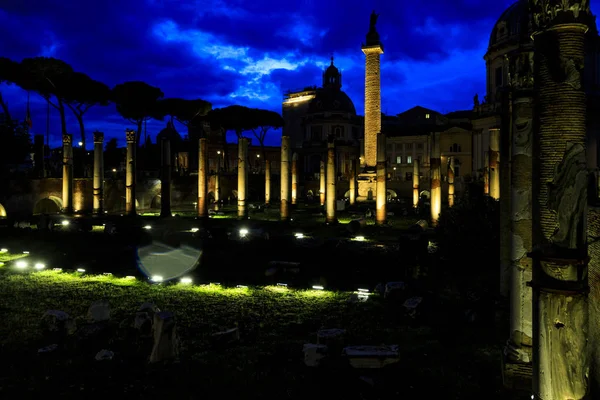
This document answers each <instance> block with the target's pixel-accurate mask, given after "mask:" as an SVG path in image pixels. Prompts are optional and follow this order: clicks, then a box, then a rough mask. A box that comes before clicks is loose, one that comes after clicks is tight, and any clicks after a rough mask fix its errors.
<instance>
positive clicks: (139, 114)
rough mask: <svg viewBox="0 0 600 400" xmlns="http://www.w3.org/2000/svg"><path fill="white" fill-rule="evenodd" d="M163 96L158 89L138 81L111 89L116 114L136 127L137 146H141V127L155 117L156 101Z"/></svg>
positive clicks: (121, 84)
mask: <svg viewBox="0 0 600 400" xmlns="http://www.w3.org/2000/svg"><path fill="white" fill-rule="evenodd" d="M163 96H164V93H163V92H162V91H161V90H160V89H159V88H157V87H154V86H150V85H148V84H147V83H145V82H140V81H130V82H124V83H120V84H118V85H117V86H115V87H114V88H113V90H112V94H111V100H112V101H113V102H114V103H115V104H116V106H117V112H118V113H119V114H120V115H121V116H122V117H123V118H125V119H126V120H128V121H130V122H131V123H133V124H135V125H136V128H137V132H136V139H137V144H138V146H140V145H141V143H140V138H141V136H142V125H143V123H144V121H147V120H148V119H150V118H152V117H153V116H155V113H156V112H157V101H158V100H159V99H161V98H162V97H163Z"/></svg>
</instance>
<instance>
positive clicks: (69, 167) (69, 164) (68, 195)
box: [62, 133, 73, 214]
mask: <svg viewBox="0 0 600 400" xmlns="http://www.w3.org/2000/svg"><path fill="white" fill-rule="evenodd" d="M62 184H63V185H62V197H63V199H62V200H63V212H64V213H65V214H72V213H73V135H71V134H68V133H67V134H64V135H63V175H62Z"/></svg>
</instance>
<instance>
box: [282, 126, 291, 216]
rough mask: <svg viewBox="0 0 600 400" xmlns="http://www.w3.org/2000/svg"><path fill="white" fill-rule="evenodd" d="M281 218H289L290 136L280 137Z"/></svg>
mask: <svg viewBox="0 0 600 400" xmlns="http://www.w3.org/2000/svg"><path fill="white" fill-rule="evenodd" d="M280 174H281V220H282V221H289V220H290V204H289V199H290V137H289V136H282V137H281V172H280Z"/></svg>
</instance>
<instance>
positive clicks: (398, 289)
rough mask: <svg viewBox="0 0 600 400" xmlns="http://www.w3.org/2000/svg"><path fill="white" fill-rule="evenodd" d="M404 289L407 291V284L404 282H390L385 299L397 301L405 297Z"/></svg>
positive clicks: (387, 285) (386, 288) (386, 286)
mask: <svg viewBox="0 0 600 400" xmlns="http://www.w3.org/2000/svg"><path fill="white" fill-rule="evenodd" d="M404 289H406V284H405V283H404V282H388V283H387V284H386V285H385V292H384V295H383V297H384V298H385V299H389V300H391V299H396V298H397V297H399V296H402V295H403V292H404Z"/></svg>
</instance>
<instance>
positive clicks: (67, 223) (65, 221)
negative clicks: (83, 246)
mask: <svg viewBox="0 0 600 400" xmlns="http://www.w3.org/2000/svg"><path fill="white" fill-rule="evenodd" d="M69 223H70V222H69V221H68V220H66V219H65V220H63V221H62V222H61V223H60V224H61V225H62V226H68V225H69Z"/></svg>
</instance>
